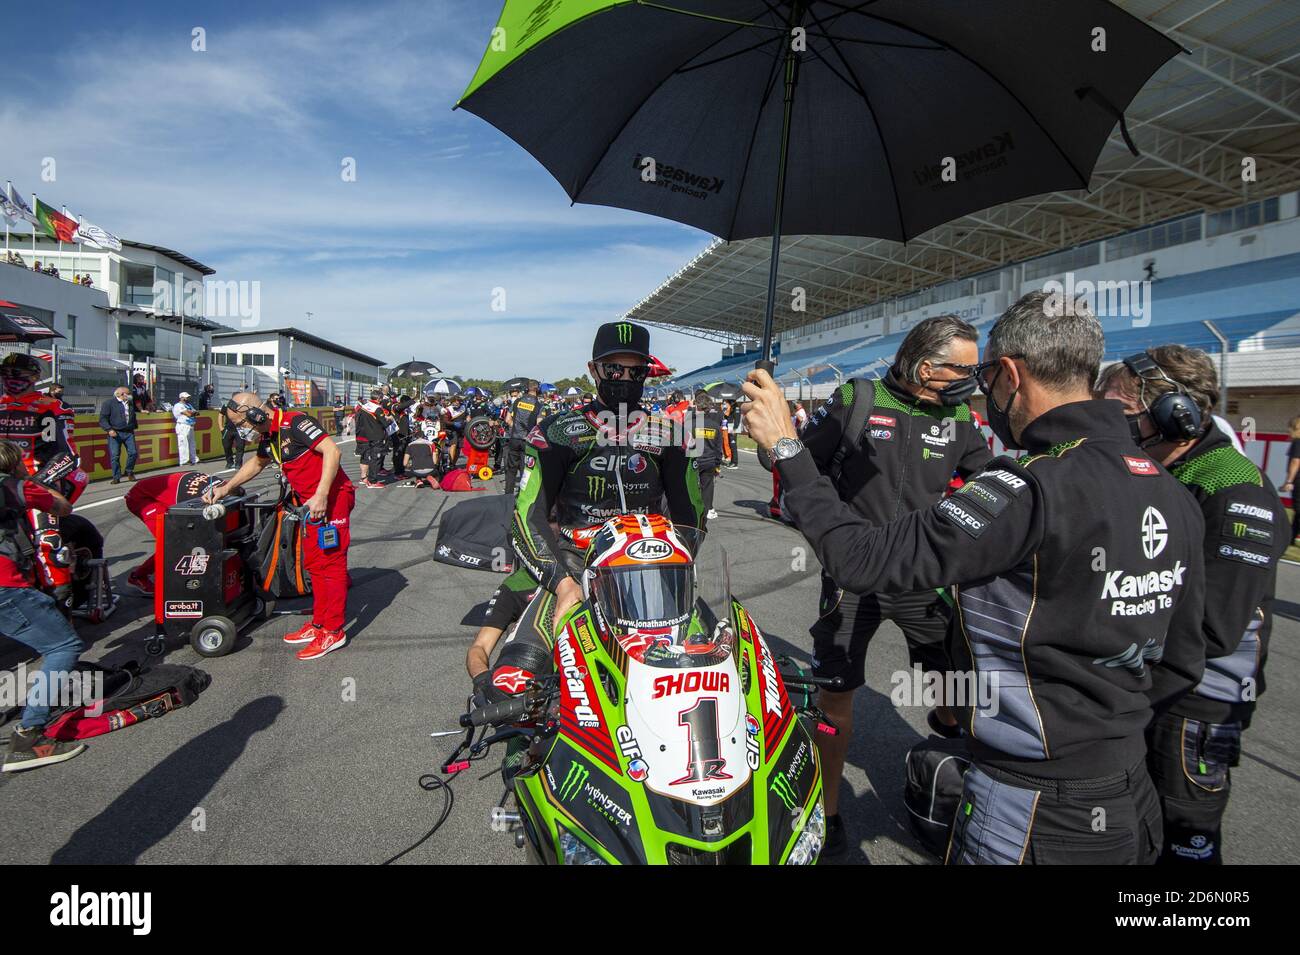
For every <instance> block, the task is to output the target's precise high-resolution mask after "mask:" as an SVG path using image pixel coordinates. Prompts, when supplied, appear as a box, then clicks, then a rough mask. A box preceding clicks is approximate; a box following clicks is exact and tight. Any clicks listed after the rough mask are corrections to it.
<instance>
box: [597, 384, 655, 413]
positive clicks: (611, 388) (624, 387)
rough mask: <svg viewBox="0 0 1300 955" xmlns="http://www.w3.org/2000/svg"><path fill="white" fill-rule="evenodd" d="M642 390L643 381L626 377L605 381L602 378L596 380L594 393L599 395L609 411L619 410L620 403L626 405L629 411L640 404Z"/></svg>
mask: <svg viewBox="0 0 1300 955" xmlns="http://www.w3.org/2000/svg"><path fill="white" fill-rule="evenodd" d="M643 391H645V382H644V381H628V380H627V379H626V378H620V379H618V380H617V381H607V380H606V379H604V378H602V379H600V380H599V381H597V382H596V394H598V395H599V396H600V403H601V404H603V405H604V406H605V407H606V408H609V409H610V410H611V411H617V410H619V406H620V405H626V406H627V408H628V410H629V411H631V410H632V409H633V408H635V407H637V406H638V405H639V404H641V393H642V392H643Z"/></svg>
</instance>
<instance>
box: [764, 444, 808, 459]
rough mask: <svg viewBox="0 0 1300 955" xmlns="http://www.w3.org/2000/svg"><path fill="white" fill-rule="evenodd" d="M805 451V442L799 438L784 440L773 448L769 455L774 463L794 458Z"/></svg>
mask: <svg viewBox="0 0 1300 955" xmlns="http://www.w3.org/2000/svg"><path fill="white" fill-rule="evenodd" d="M802 450H803V442H802V441H800V440H799V439H798V438H782V439H781V440H779V441H777V443H776V444H774V445H773V446H772V450H771V451H769V452H768V455H769V456H770V457H771V458H772V460H773V461H784V460H785V459H786V458H792V457H794V456H795V455H796V454H798V453H799V452H800V451H802Z"/></svg>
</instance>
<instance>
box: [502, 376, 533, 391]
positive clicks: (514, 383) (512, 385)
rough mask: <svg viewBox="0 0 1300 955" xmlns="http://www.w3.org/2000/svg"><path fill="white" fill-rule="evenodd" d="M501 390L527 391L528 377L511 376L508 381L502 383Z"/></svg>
mask: <svg viewBox="0 0 1300 955" xmlns="http://www.w3.org/2000/svg"><path fill="white" fill-rule="evenodd" d="M501 390H502V391H527V390H528V379H527V378H511V379H510V380H509V381H507V382H506V383H505V384H504V385H502V386H501Z"/></svg>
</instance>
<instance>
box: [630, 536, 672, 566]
mask: <svg viewBox="0 0 1300 955" xmlns="http://www.w3.org/2000/svg"><path fill="white" fill-rule="evenodd" d="M672 555H673V545H672V544H670V543H668V542H667V541H661V540H658V539H656V538H653V537H645V538H642V539H641V540H636V541H633V542H632V543H631V544H628V546H627V556H628V557H630V558H632V559H633V560H644V561H651V560H663V559H664V558H666V557H671V556H672Z"/></svg>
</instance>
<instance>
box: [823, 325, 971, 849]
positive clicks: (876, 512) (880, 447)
mask: <svg viewBox="0 0 1300 955" xmlns="http://www.w3.org/2000/svg"><path fill="white" fill-rule="evenodd" d="M978 338H979V333H978V332H977V331H976V330H975V328H974V326H972V325H969V324H968V323H966V322H964V321H962V320H961V319H960V318H958V317H957V316H955V315H940V316H936V317H934V318H927V319H925V320H924V321H922V322H920V323H918V324H917V325H916V326H915V327H914V328H912V330H911V331H909V332H908V333H907V337H906V338H904V339H903V344H902V345H901V346H900V347H899V349H898V355H897V356H896V357H895V359H894V364H893V367H891V368H890V370H889V373H888V374H887V375H886V376H885V377H884V378H883V379H876V380H874V381H873V380H867V379H856V378H855V379H851V380H850V381H846V382H845V383H844V384H843V385H841V386H840V387H839V388H837V389H836V390H835V392H834V393H833V394H832V395H831V399H830V401H828V402H827V403H826V404H824V405H822V406H821V408H819V409H818V410H817V412H816V414H814V415H813V416H812V419H811V420H810V421H809V422H808V425H807V427H806V428H804V431H803V434H802V439H803V443H804V445H805V446H806V447H807V448H808V451H809V453H810V454H811V455H812V459H813V462H814V463H815V464H816V466H817V470H818V471H819V472H820V473H822V474H825V475H827V476H828V477H829V478H830V479H831V482H832V483H833V484H834V486H835V490H836V492H837V494H838V495H839V498H840V500H841V501H843V502H844V503H846V504H848V505H849V506H850V507H851V508H852V509H853V511H854V513H856V514H858V515H859V516H860V517H862V518H863V519H865V520H868V521H870V522H871V523H872V524H887V523H889V522H890V521H892V520H894V519H895V518H898V517H902V516H903V515H904V514H908V513H911V512H912V511H916V510H920V509H921V508H925V507H929V506H930V505H932V504H933V503H934V502H935V501H937V500H939V499H940V498H941V497H943V494H944V491H945V490H946V489H947V487H948V482H949V481H951V480H952V476H953V474H954V473H955V474H958V475H960V476H961V477H963V478H965V477H967V476H969V475H971V474H973V473H975V472H976V471H978V470H980V469H981V468H983V467H984V465H986V464H988V462H989V460H990V459H991V458H992V455H991V454H990V453H989V449H988V445H987V444H986V443H985V440H984V435H983V434H982V433H981V432H980V431H979V429H978V428H977V427H976V425H975V423H974V421H973V420H972V418H971V413H970V407H969V406H968V405H967V404H966V399H967V398H969V397H970V396H971V394H972V393H973V392H974V391H975V365H976V363H977V362H978V361H979V349H978V348H977V346H976V341H977V340H978ZM850 431H852V432H853V433H851V434H850V433H848V432H850ZM944 600H945V595H944V594H943V592H942V591H941V590H940V591H936V590H934V589H924V590H918V591H915V592H913V593H905V594H893V595H885V594H875V593H869V594H863V595H862V596H858V595H857V594H854V593H852V592H849V591H846V590H844V589H843V588H842V587H841V586H840V585H839V584H838V583H836V581H835V580H833V579H832V578H831V577H830V576H829V575H827V574H826V573H825V572H824V571H823V573H822V590H821V601H820V608H819V616H818V619H817V622H816V623H814V624H813V625H812V628H811V631H810V632H811V633H812V637H813V665H814V668H815V670H814V672H815V674H816V675H817V676H819V677H824V678H826V679H833V678H835V677H840V678H841V679H842V680H843V681H844V684H843V687H842V688H841V689H840V690H838V691H834V692H832V691H830V690H823V691H822V692H821V693H820V694H819V696H818V702H819V703H820V705H821V708H822V709H823V710H824V711H825V713H826V715H827V716H829V717H830V718H831V722H832V723H834V724H835V725H836V726H837V727H838V728H839V730H840V732H839V733H838V734H837V735H835V736H827V735H825V734H821V733H819V734H818V736H817V748H818V750H819V751H820V754H821V760H822V773H823V775H824V780H825V787H824V792H825V794H826V816H827V826H826V846H825V848H824V849H823V850H822V854H823V855H829V856H834V855H837V854H839V852H841V851H842V850H843V848H844V847H845V844H846V840H845V834H844V829H843V824H842V823H841V821H840V816H839V812H838V808H839V786H840V777H841V774H842V773H843V771H844V757H845V754H846V753H847V751H848V747H849V739H850V737H851V735H852V727H853V691H854V690H856V689H857V688H858V687H860V686H862V685H863V683H864V682H865V679H866V660H867V647H868V645H869V644H870V643H871V638H872V637H873V636H874V635H875V633H876V630H877V629H879V627H880V625H881V624H882V623H883V622H884V621H886V620H892V621H894V623H895V624H897V625H898V627H899V628H900V629H901V630H902V631H903V637H904V638H905V639H906V640H907V650H908V658H909V660H910V662H911V665H912V666H914V667H920V668H921V669H922V670H924V671H925V672H926V673H935V672H937V673H943V672H945V671H946V670H947V669H948V655H947V653H946V651H945V650H944V640H945V638H946V635H947V632H948V616H949V612H948V607H947V604H946V603H945V602H944ZM929 722H930V724H931V727H932V728H933V729H934V731H935V732H937V733H940V734H942V735H952V736H956V735H957V734H958V733H959V732H960V730H958V728H957V725H956V718H955V716H953V714H952V713H951V711H950V710H948V708H947V707H939V708H938V709H937V710H936V711H934V712H932V713H931V714H930V716H929Z"/></svg>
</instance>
